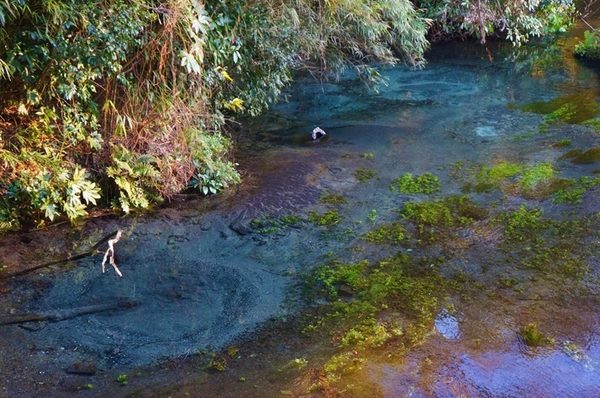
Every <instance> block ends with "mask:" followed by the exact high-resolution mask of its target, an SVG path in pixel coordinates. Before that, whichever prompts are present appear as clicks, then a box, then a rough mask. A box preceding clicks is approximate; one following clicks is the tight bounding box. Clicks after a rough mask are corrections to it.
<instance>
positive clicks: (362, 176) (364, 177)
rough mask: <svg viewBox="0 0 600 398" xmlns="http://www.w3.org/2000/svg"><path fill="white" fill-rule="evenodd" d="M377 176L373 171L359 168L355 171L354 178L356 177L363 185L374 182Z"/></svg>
mask: <svg viewBox="0 0 600 398" xmlns="http://www.w3.org/2000/svg"><path fill="white" fill-rule="evenodd" d="M376 176H377V172H376V171H375V170H373V169H365V168H359V169H356V170H354V177H356V179H357V180H358V181H359V182H362V183H365V182H367V181H369V180H372V179H373V178H375V177H376Z"/></svg>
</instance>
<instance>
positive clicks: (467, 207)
mask: <svg viewBox="0 0 600 398" xmlns="http://www.w3.org/2000/svg"><path fill="white" fill-rule="evenodd" d="M400 214H401V216H402V217H403V218H404V219H406V220H407V221H410V222H412V223H413V224H414V225H415V227H416V229H417V232H418V234H419V237H420V238H421V239H422V240H425V241H427V242H434V241H437V240H439V239H440V238H441V237H442V236H444V235H447V234H448V233H450V231H449V229H451V228H453V227H462V226H467V225H469V224H471V223H472V222H474V221H476V220H481V219H483V218H485V216H486V215H487V212H486V211H485V210H484V209H483V208H481V207H479V206H477V205H476V204H475V203H474V202H473V201H472V200H471V199H470V198H469V197H467V196H449V197H447V198H444V199H440V200H432V201H424V202H408V203H407V204H406V205H405V206H404V208H403V209H402V210H401V212H400Z"/></svg>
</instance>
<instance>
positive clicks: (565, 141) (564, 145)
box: [552, 138, 573, 148]
mask: <svg viewBox="0 0 600 398" xmlns="http://www.w3.org/2000/svg"><path fill="white" fill-rule="evenodd" d="M571 145H573V142H572V141H571V140H570V139H569V138H564V139H562V140H559V141H556V142H555V143H553V144H552V146H553V147H554V148H567V147H570V146H571Z"/></svg>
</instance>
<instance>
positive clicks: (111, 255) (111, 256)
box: [102, 230, 123, 277]
mask: <svg viewBox="0 0 600 398" xmlns="http://www.w3.org/2000/svg"><path fill="white" fill-rule="evenodd" d="M122 233H123V231H121V230H118V231H117V234H116V235H115V237H114V238H112V239H109V240H108V249H106V252H105V253H104V258H103V259H102V273H104V272H106V268H105V267H104V264H106V260H107V259H108V261H109V263H110V265H112V267H113V268H114V269H115V272H116V273H117V275H119V276H121V277H122V276H123V274H122V273H121V271H120V270H119V267H117V263H116V262H115V244H116V243H117V242H118V241H119V239H121V234H122Z"/></svg>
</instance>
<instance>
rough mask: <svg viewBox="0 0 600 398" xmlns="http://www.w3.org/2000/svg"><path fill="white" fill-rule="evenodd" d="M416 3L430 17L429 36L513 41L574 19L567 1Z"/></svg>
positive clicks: (562, 26) (427, 0) (434, 0)
mask: <svg viewBox="0 0 600 398" xmlns="http://www.w3.org/2000/svg"><path fill="white" fill-rule="evenodd" d="M416 4H417V6H418V7H419V8H420V9H423V10H424V14H425V16H427V17H428V18H431V19H432V20H433V21H432V27H431V29H430V36H432V37H433V39H434V40H435V39H445V38H447V37H449V36H451V37H452V36H461V37H465V36H471V37H477V38H479V39H480V40H481V41H482V42H485V40H486V38H487V37H490V36H491V37H501V38H507V39H508V40H510V41H511V42H512V43H513V44H515V45H520V44H522V43H525V42H527V41H529V40H530V39H531V38H533V37H539V36H541V35H543V34H552V33H558V32H563V31H565V30H566V28H568V27H569V26H570V25H571V24H572V23H573V20H574V16H575V7H574V5H573V3H572V2H570V1H566V2H565V1H560V0H551V1H544V2H537V1H536V2H532V1H523V2H517V1H512V0H502V1H497V2H492V1H463V2H449V1H440V0H419V1H418V2H417V3H416Z"/></svg>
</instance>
